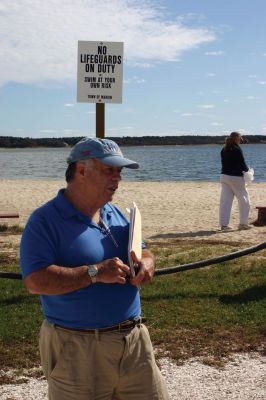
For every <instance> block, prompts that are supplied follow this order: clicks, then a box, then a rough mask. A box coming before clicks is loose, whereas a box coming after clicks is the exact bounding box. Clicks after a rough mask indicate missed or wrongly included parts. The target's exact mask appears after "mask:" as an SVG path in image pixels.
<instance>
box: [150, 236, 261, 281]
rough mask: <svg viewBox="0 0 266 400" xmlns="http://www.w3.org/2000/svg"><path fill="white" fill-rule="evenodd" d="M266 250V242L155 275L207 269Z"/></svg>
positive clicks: (164, 269) (160, 271)
mask: <svg viewBox="0 0 266 400" xmlns="http://www.w3.org/2000/svg"><path fill="white" fill-rule="evenodd" d="M265 248H266V242H263V243H260V244H257V245H256V246H252V247H248V248H246V249H243V250H239V251H236V252H234V253H230V254H227V255H226V256H220V257H215V258H209V259H208V260H202V261H197V262H194V263H189V264H183V265H177V266H176V267H170V268H161V269H157V270H156V271H155V274H154V275H156V276H159V275H167V274H174V273H176V272H182V271H187V270H189V269H197V268H202V267H207V266H209V265H213V264H219V263H221V262H224V261H228V260H233V259H234V258H239V257H243V256H246V255H248V254H252V253H255V252H257V251H260V250H263V249H265Z"/></svg>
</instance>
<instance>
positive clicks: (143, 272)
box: [130, 249, 155, 286]
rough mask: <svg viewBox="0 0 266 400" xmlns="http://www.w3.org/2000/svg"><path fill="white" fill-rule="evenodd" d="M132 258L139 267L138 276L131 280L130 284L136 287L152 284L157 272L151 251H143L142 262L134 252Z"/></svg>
mask: <svg viewBox="0 0 266 400" xmlns="http://www.w3.org/2000/svg"><path fill="white" fill-rule="evenodd" d="M131 257H132V260H133V261H134V263H136V264H137V266H138V267H137V270H136V275H135V276H134V277H133V278H131V279H130V283H131V284H132V285H135V286H138V285H143V284H145V283H150V282H151V281H152V278H153V275H154V270H155V259H154V256H153V254H152V253H151V252H150V251H149V250H147V249H143V250H142V257H141V259H140V260H138V259H137V257H136V254H135V253H134V251H132V252H131Z"/></svg>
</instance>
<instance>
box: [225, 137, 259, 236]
mask: <svg viewBox="0 0 266 400" xmlns="http://www.w3.org/2000/svg"><path fill="white" fill-rule="evenodd" d="M240 143H241V134H240V133H239V132H232V133H231V134H230V136H229V137H227V138H226V139H225V144H224V147H223V149H222V151H221V162H222V172H221V178H220V182H221V197H220V226H221V230H223V231H227V230H230V229H232V228H230V226H229V225H228V224H229V221H230V215H231V209H232V203H233V199H234V196H236V198H237V200H238V206H239V226H238V228H239V229H240V230H242V229H250V228H251V226H250V225H248V215H249V210H250V201H249V194H248V192H247V189H246V185H245V180H244V176H243V175H244V174H243V171H245V172H246V171H248V170H249V168H248V166H247V165H246V162H245V159H244V156H243V152H242V150H241V148H240V146H239V144H240Z"/></svg>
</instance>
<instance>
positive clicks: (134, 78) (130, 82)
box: [123, 76, 146, 84]
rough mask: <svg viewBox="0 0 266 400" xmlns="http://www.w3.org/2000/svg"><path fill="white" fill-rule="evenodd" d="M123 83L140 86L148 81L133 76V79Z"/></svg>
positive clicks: (125, 80)
mask: <svg viewBox="0 0 266 400" xmlns="http://www.w3.org/2000/svg"><path fill="white" fill-rule="evenodd" d="M123 82H124V83H127V84H140V83H144V82H146V81H145V79H143V78H138V77H137V76H133V77H132V78H129V79H124V81H123Z"/></svg>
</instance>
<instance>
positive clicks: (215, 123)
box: [211, 122, 223, 126]
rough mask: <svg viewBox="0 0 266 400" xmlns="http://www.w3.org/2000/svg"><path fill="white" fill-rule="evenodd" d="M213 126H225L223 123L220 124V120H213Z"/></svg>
mask: <svg viewBox="0 0 266 400" xmlns="http://www.w3.org/2000/svg"><path fill="white" fill-rule="evenodd" d="M211 126H223V124H220V123H219V122H212V123H211Z"/></svg>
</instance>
